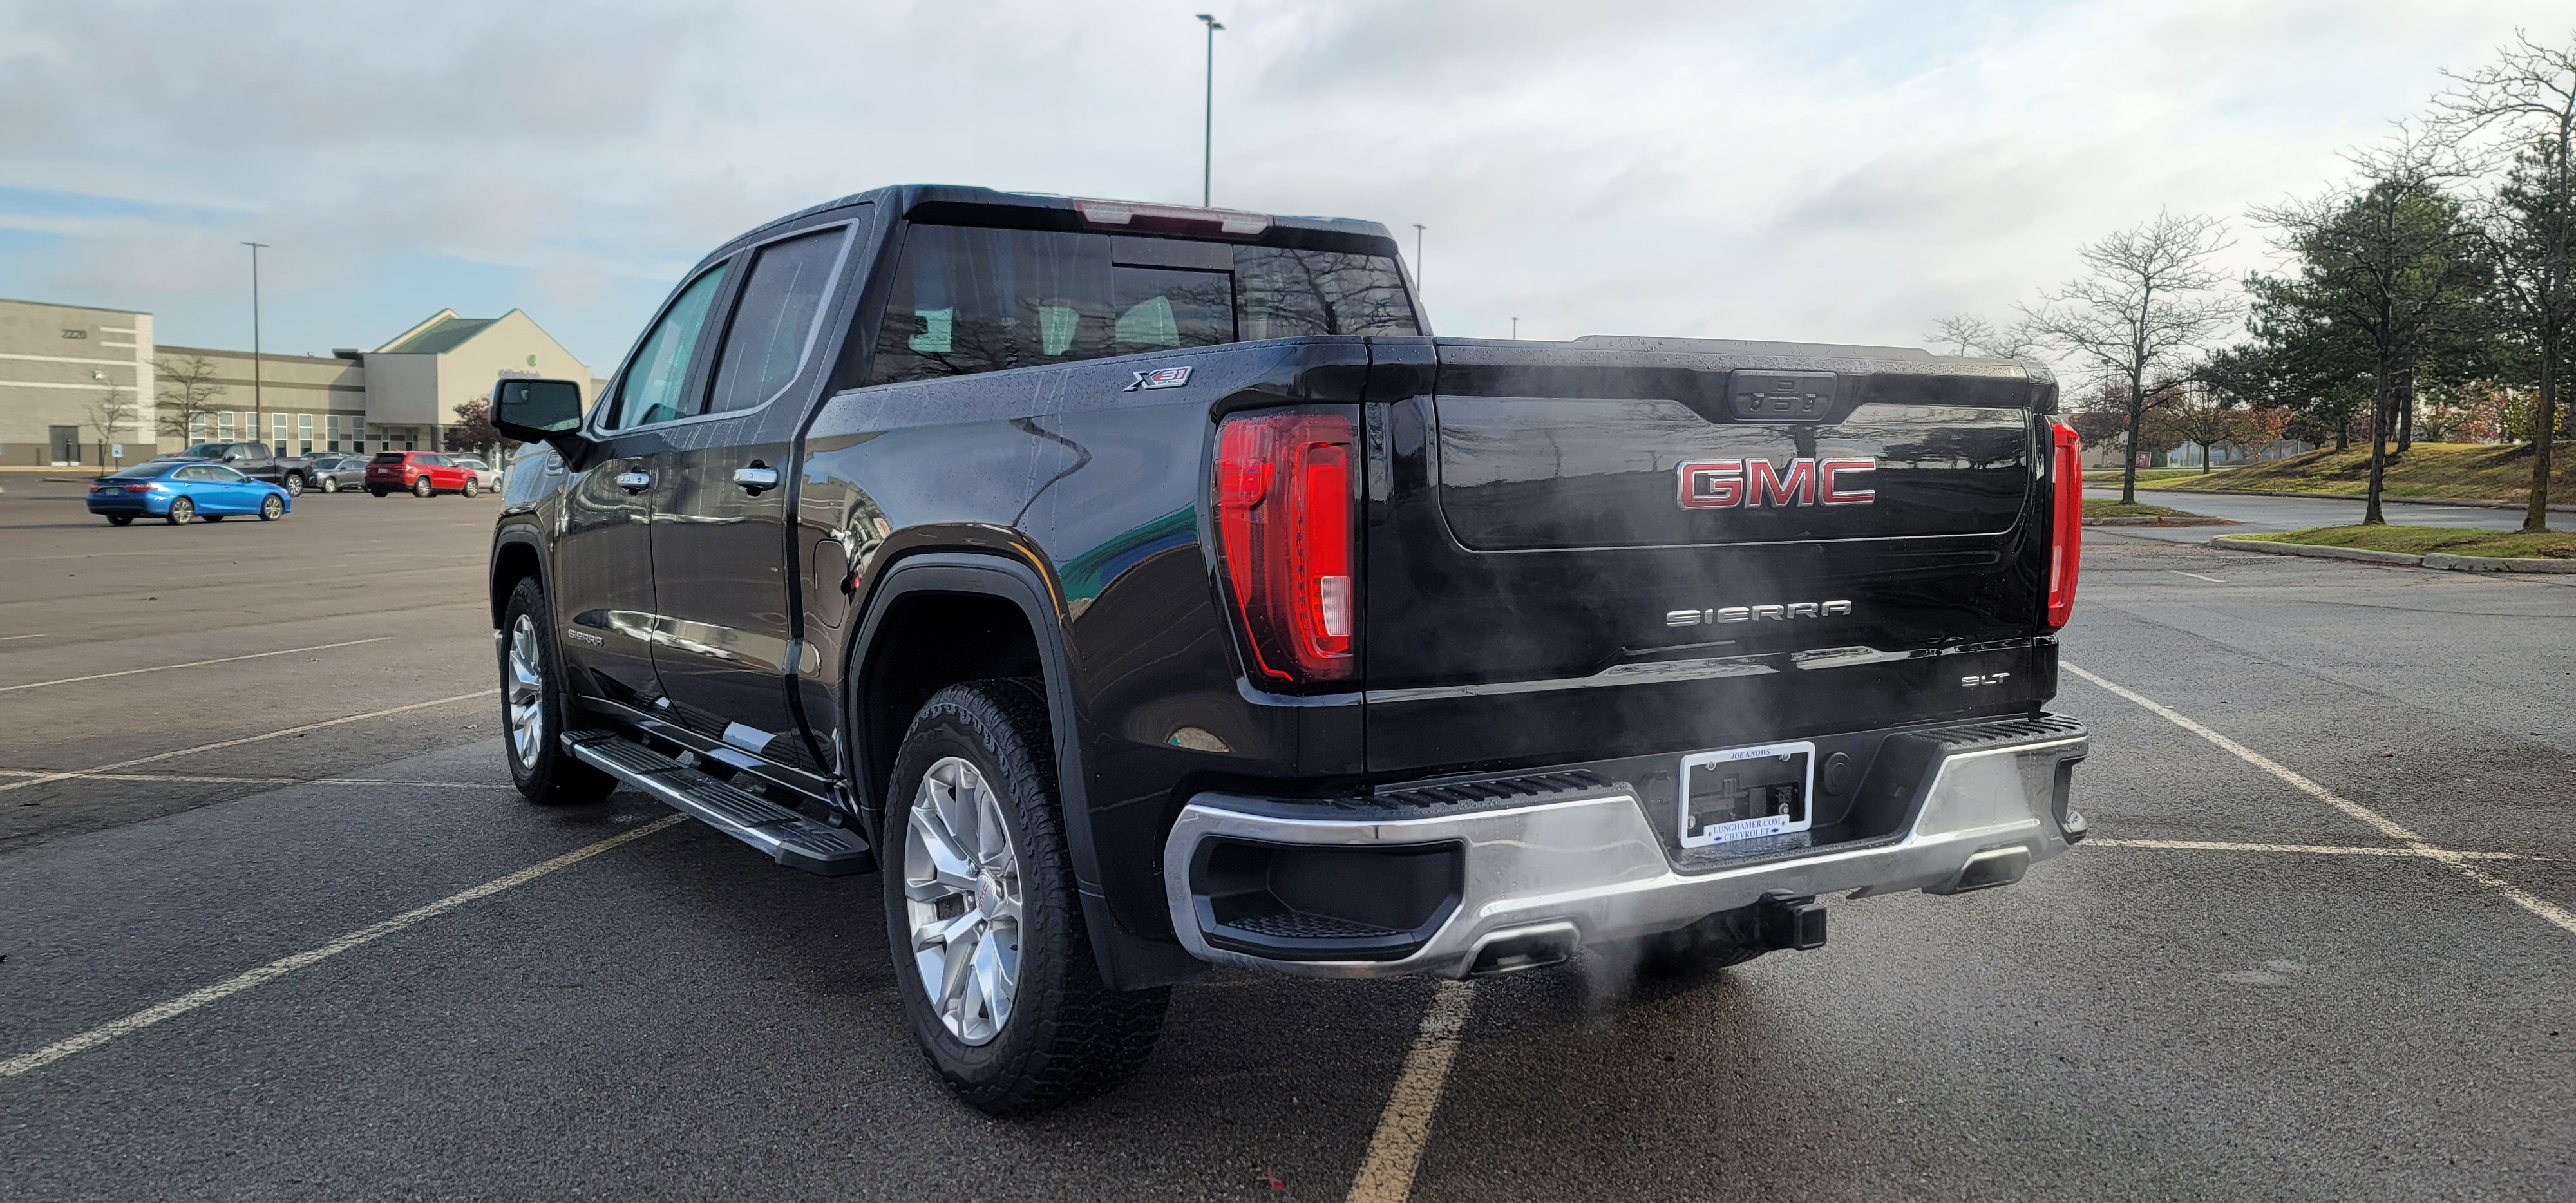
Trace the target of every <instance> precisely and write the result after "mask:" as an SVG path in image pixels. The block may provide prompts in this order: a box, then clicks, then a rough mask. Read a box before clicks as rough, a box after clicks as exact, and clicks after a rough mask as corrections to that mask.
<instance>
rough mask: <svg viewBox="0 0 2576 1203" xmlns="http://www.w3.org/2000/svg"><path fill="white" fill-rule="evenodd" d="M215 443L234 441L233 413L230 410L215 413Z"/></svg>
mask: <svg viewBox="0 0 2576 1203" xmlns="http://www.w3.org/2000/svg"><path fill="white" fill-rule="evenodd" d="M215 441H216V442H218V443H229V442H231V441H233V411H231V410H229V409H224V410H217V411H215Z"/></svg>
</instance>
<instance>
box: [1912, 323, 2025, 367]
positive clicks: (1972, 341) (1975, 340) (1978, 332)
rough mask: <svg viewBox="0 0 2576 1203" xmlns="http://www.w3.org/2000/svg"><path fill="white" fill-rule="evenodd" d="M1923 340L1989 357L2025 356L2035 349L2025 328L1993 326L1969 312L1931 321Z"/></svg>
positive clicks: (1960, 351)
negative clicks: (1928, 331)
mask: <svg viewBox="0 0 2576 1203" xmlns="http://www.w3.org/2000/svg"><path fill="white" fill-rule="evenodd" d="M1923 341H1925V342H1927V343H1930V344H1932V345H1934V346H1936V347H1950V348H1953V349H1952V350H1951V352H1950V353H1951V354H1953V355H1982V356H1985V357H1986V358H1989V359H2026V358H2029V357H2030V355H2031V354H2032V353H2034V352H2036V351H2037V350H2038V349H2039V347H2038V344H2037V342H2036V340H2034V339H2033V338H2032V337H2031V334H2030V331H2029V329H2028V328H2026V327H2024V326H2021V325H2012V326H1997V325H1995V324H1994V323H1993V322H1990V321H1987V320H1986V319H1984V318H1981V317H1978V316H1977V315H1975V314H1973V313H1962V314H1959V315H1957V316H1955V317H1945V318H1942V319H1941V320H1940V321H1937V322H1934V323H1932V333H1930V334H1926V335H1924V336H1923Z"/></svg>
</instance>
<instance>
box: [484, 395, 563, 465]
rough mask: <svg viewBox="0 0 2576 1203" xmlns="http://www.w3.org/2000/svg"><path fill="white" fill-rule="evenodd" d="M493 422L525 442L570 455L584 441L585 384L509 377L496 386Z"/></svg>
mask: <svg viewBox="0 0 2576 1203" xmlns="http://www.w3.org/2000/svg"><path fill="white" fill-rule="evenodd" d="M492 425H493V426H494V427H495V428H497V429H498V430H500V432H501V433H503V434H506V435H508V436H510V437H511V438H514V439H517V440H519V441H520V442H522V443H547V444H550V445H552V446H553V447H554V448H555V450H557V451H561V452H564V453H565V454H567V455H570V454H571V453H572V449H573V447H574V446H576V445H578V444H579V443H580V442H581V441H582V438H581V386H580V385H579V384H576V383H574V382H572V381H570V380H529V379H525V378H513V379H505V380H502V381H500V382H499V383H496V384H494V385H493V386H492Z"/></svg>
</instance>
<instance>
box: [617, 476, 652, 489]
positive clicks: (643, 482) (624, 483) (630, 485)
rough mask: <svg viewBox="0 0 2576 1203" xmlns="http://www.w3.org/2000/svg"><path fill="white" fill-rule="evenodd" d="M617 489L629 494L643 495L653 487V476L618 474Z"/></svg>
mask: <svg viewBox="0 0 2576 1203" xmlns="http://www.w3.org/2000/svg"><path fill="white" fill-rule="evenodd" d="M617 487H618V488H621V489H624V490H626V491H627V492H629V493H641V492H643V491H644V490H646V489H649V488H652V487H653V474H652V473H650V472H620V473H618V474H617Z"/></svg>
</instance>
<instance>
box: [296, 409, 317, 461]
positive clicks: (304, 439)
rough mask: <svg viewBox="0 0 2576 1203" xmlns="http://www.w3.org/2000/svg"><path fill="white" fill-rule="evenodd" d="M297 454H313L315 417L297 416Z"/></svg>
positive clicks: (308, 415) (309, 415) (307, 415)
mask: <svg viewBox="0 0 2576 1203" xmlns="http://www.w3.org/2000/svg"><path fill="white" fill-rule="evenodd" d="M295 454H297V455H311V454H313V415H311V414H297V415H295Z"/></svg>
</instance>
